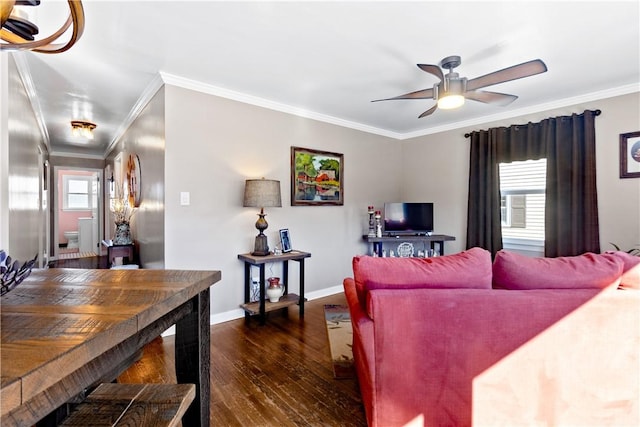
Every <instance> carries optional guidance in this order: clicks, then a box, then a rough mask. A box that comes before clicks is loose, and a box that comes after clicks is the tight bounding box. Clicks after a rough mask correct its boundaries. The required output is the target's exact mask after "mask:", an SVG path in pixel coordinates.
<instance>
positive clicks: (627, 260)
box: [607, 251, 640, 289]
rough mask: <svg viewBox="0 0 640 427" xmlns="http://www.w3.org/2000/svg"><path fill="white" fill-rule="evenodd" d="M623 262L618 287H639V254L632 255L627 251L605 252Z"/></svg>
mask: <svg viewBox="0 0 640 427" xmlns="http://www.w3.org/2000/svg"><path fill="white" fill-rule="evenodd" d="M607 254H611V255H613V256H615V257H616V258H618V259H620V260H621V261H622V263H623V267H622V278H621V280H620V286H619V288H620V289H640V256H633V255H631V254H629V253H627V252H622V251H616V252H607Z"/></svg>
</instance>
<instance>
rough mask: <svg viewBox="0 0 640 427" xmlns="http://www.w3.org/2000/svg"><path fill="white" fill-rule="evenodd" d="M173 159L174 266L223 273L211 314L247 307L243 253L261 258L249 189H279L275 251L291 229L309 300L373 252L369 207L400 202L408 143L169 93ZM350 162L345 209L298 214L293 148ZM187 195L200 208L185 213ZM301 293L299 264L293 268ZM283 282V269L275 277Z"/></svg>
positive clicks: (169, 89)
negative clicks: (262, 185) (269, 183)
mask: <svg viewBox="0 0 640 427" xmlns="http://www.w3.org/2000/svg"><path fill="white" fill-rule="evenodd" d="M165 91H166V153H165V183H166V200H165V209H166V211H165V218H166V221H165V263H166V265H165V267H166V268H186V269H216V270H221V271H222V281H221V282H220V283H218V284H216V285H215V286H214V287H213V288H212V298H211V307H212V309H211V311H212V313H219V312H224V311H229V310H234V309H237V308H238V306H239V304H240V303H242V302H243V283H244V282H243V280H244V279H243V278H244V270H243V263H242V262H241V261H239V260H238V259H237V255H238V254H240V253H246V252H250V251H251V250H253V244H254V238H255V235H256V234H257V230H256V228H255V222H256V220H257V215H256V214H257V212H258V210H257V209H255V208H243V207H242V196H243V190H244V181H245V179H248V178H261V177H265V178H269V179H277V180H280V184H281V191H282V208H267V209H266V210H265V211H266V213H267V217H266V219H267V221H268V223H269V228H268V229H267V230H266V234H267V236H268V238H269V245H270V247H271V248H273V247H274V246H275V243H276V242H277V239H278V237H277V232H278V230H279V229H280V228H288V229H289V230H290V233H291V241H292V245H293V248H294V249H299V250H303V251H307V252H310V253H311V254H312V256H311V258H309V259H307V260H306V263H305V267H306V281H305V287H306V291H307V292H313V291H318V290H322V289H326V288H330V287H334V286H341V284H342V279H343V278H344V277H347V276H350V275H351V259H352V257H353V256H354V255H356V254H359V253H365V252H366V251H367V246H366V244H365V243H364V242H363V241H362V234H364V233H365V231H366V227H367V224H368V216H367V206H368V205H371V204H374V205H376V206H381V204H382V203H384V201H386V200H389V199H396V198H397V195H398V194H399V192H400V187H401V155H400V153H401V143H400V142H399V141H391V140H389V139H388V138H385V137H380V136H375V135H371V134H367V133H363V132H359V131H355V130H351V129H346V128H342V127H339V126H335V125H330V124H326V123H321V122H318V121H314V120H310V119H306V118H301V117H297V116H292V115H289V114H285V113H280V112H276V111H272V110H267V109H264V108H260V107H255V106H251V105H248V104H243V103H240V102H236V101H231V100H228V99H223V98H219V97H216V96H212V95H207V94H202V93H198V92H194V91H190V90H187V89H182V88H178V87H175V86H171V85H167V86H166V87H165ZM291 146H301V147H305V148H313V149H318V150H324V151H330V152H337V153H342V154H344V177H343V181H344V186H345V187H344V200H345V204H344V206H314V207H308V206H291V203H290V148H291ZM180 192H189V193H190V198H191V204H190V205H189V206H181V205H180V203H179V201H180ZM289 268H290V273H291V275H290V279H291V283H292V285H293V289H292V290H293V291H296V289H297V277H298V264H297V263H296V262H291V263H289ZM272 274H273V275H280V274H281V273H280V266H279V265H271V266H268V267H267V275H268V276H269V275H272Z"/></svg>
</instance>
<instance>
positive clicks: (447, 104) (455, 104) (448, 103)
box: [438, 94, 464, 110]
mask: <svg viewBox="0 0 640 427" xmlns="http://www.w3.org/2000/svg"><path fill="white" fill-rule="evenodd" d="M463 105H464V96H462V95H457V94H448V95H444V96H442V97H440V99H438V108H442V109H443V110H453V109H454V108H459V107H462V106H463Z"/></svg>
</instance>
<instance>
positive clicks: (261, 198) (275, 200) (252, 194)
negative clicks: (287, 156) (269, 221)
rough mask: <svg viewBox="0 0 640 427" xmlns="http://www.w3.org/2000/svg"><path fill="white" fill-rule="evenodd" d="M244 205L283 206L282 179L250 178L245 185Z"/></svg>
mask: <svg viewBox="0 0 640 427" xmlns="http://www.w3.org/2000/svg"><path fill="white" fill-rule="evenodd" d="M242 206H244V207H254V208H269V207H282V199H281V197H280V181H277V180H274V179H264V178H262V179H248V180H246V182H245V185H244V201H243V203H242Z"/></svg>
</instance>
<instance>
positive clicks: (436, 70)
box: [417, 64, 444, 80]
mask: <svg viewBox="0 0 640 427" xmlns="http://www.w3.org/2000/svg"><path fill="white" fill-rule="evenodd" d="M417 65H418V68H420V69H421V70H422V71H425V72H427V73H429V74H433V75H434V76H436V77H437V78H439V79H440V80H444V74H442V70H441V69H440V67H438V66H437V65H431V64H417Z"/></svg>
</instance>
